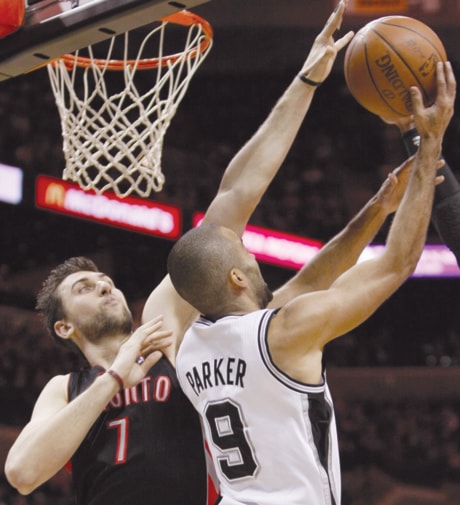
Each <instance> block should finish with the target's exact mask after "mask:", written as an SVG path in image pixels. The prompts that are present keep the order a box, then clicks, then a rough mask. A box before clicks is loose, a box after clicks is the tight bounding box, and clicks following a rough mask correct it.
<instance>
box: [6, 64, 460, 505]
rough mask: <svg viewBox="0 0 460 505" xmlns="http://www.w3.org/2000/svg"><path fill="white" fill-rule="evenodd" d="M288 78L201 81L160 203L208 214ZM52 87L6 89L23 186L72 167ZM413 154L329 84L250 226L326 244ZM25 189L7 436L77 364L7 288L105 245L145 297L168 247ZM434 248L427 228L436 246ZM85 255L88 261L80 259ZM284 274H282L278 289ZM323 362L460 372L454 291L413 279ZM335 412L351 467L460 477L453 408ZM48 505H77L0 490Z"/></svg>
mask: <svg viewBox="0 0 460 505" xmlns="http://www.w3.org/2000/svg"><path fill="white" fill-rule="evenodd" d="M292 75H295V69H293V72H292ZM291 77H292V76H291V75H288V76H284V77H280V76H278V75H276V74H275V73H274V75H259V76H254V75H221V76H219V75H201V76H200V75H197V76H196V78H195V79H194V81H192V84H191V88H190V91H189V93H188V94H187V96H186V97H185V99H184V102H183V103H182V104H181V106H180V107H179V110H178V112H177V115H176V117H175V118H174V120H173V122H172V124H171V126H170V129H169V131H168V133H167V137H166V140H165V146H164V151H163V170H164V172H165V175H166V184H165V188H164V190H163V191H162V192H161V193H158V194H156V195H154V196H153V197H152V198H154V199H156V200H160V201H165V202H168V203H171V204H177V205H179V206H180V207H181V208H182V210H183V211H184V213H185V215H190V214H191V213H192V212H194V211H197V210H204V209H205V208H206V206H207V205H208V203H209V202H210V200H211V198H212V196H213V195H214V193H215V191H216V190H217V186H218V183H219V180H220V178H221V175H222V172H223V170H224V168H225V166H226V165H227V163H228V162H229V161H230V159H231V158H232V156H233V155H234V154H235V153H236V151H237V150H238V149H239V148H240V147H241V146H242V145H243V144H244V142H246V140H247V139H248V138H249V137H250V135H251V134H252V133H253V132H254V131H255V129H256V128H257V127H258V125H259V124H260V123H261V122H262V120H263V119H264V118H265V116H266V115H267V114H268V112H269V110H270V109H271V108H272V106H273V105H274V103H275V101H276V99H277V98H278V96H279V95H280V94H281V92H282V90H283V89H284V88H285V87H286V86H287V85H288V83H289V81H290V79H291ZM47 79H48V78H47V75H46V71H45V70H40V71H38V72H35V73H33V74H30V75H29V76H27V77H23V78H20V79H14V80H12V81H7V82H5V83H2V86H0V117H1V118H2V121H1V122H0V162H1V163H6V164H11V165H14V166H19V167H22V168H24V169H25V170H26V175H27V178H28V179H27V180H28V181H30V180H33V177H34V176H35V175H37V174H38V173H46V174H49V175H54V176H56V177H60V174H61V171H62V167H63V155H62V142H61V136H60V125H59V118H58V115H57V111H56V108H55V105H54V103H53V102H54V99H53V97H52V94H51V91H50V88H49V83H48V80H47ZM459 137H460V115H458V114H457V115H456V116H455V117H454V119H453V121H452V124H451V126H450V128H449V131H448V134H447V136H446V141H445V147H444V155H445V157H446V159H447V160H448V162H449V164H450V165H451V167H452V169H453V170H454V172H455V173H456V175H457V176H458V178H459V179H460V143H459V142H458V138H459ZM404 158H405V153H404V150H403V146H402V143H401V139H400V135H399V132H398V131H397V129H396V128H395V127H391V126H388V125H384V124H383V123H382V122H381V121H380V120H379V118H377V117H375V116H372V115H371V114H369V113H367V112H366V111H364V110H363V109H362V108H361V107H360V106H358V105H357V104H356V102H354V100H353V99H352V98H351V97H350V95H349V93H348V92H347V89H346V86H345V84H344V81H343V77H342V76H341V75H333V76H331V78H330V79H329V80H328V81H327V82H326V83H325V84H324V85H323V86H322V87H321V88H320V89H319V90H318V92H317V96H316V97H315V100H314V102H313V105H312V108H311V111H310V113H309V115H308V117H307V120H306V121H305V123H304V125H303V126H302V128H301V130H300V132H299V135H298V137H297V139H296V142H295V144H294V146H293V149H292V150H291V152H290V153H289V155H288V157H287V159H286V162H285V166H284V167H283V168H282V171H281V172H280V174H279V175H278V176H277V178H276V180H275V182H274V183H273V184H272V186H271V187H270V189H269V191H268V193H267V195H266V197H265V198H264V200H263V202H262V204H261V205H260V207H259V208H258V210H257V211H256V213H255V215H254V217H253V219H252V223H253V224H257V225H261V226H265V227H271V228H275V229H278V230H283V231H287V232H290V233H295V234H300V235H305V236H308V237H311V238H315V239H318V240H323V241H324V240H327V239H329V238H330V237H331V236H332V235H333V234H335V233H336V232H338V231H339V230H340V229H341V228H342V227H343V226H344V225H345V224H346V222H347V221H348V220H349V219H350V218H351V217H352V215H353V214H354V213H355V212H356V211H357V210H358V209H359V208H360V207H361V206H362V205H363V204H364V203H365V202H366V201H367V200H368V199H369V198H370V196H371V195H372V194H373V193H374V192H375V191H376V190H377V189H378V187H379V186H380V184H381V182H382V180H383V178H384V177H385V175H386V173H387V172H388V171H390V170H391V169H393V168H394V167H395V166H396V165H398V164H399V163H400V162H401V161H402V160H403V159H404ZM28 184H29V187H26V196H27V195H28V198H29V199H30V200H29V204H27V203H26V205H25V206H24V208H21V209H20V208H17V209H16V208H13V207H12V206H7V205H6V204H0V218H1V219H2V233H3V241H2V243H3V244H8V245H7V246H6V245H3V247H2V250H1V251H0V295H1V297H2V298H1V299H0V302H1V305H0V328H1V329H0V402H1V405H2V409H1V411H0V424H2V425H10V426H21V425H23V424H24V423H25V422H26V421H27V419H28V417H29V416H30V413H31V408H32V405H33V403H34V402H35V400H36V397H37V394H38V392H39V391H40V390H41V388H42V387H43V385H44V384H45V382H46V381H47V380H48V379H49V378H50V377H51V376H53V375H55V374H57V373H64V372H67V371H68V370H70V369H74V368H76V367H78V366H80V365H81V362H80V359H79V358H78V357H77V356H74V355H71V354H69V353H68V352H64V351H63V350H61V349H59V348H58V347H56V345H55V344H54V343H53V342H52V341H51V339H50V338H49V337H48V336H46V335H45V332H44V329H43V327H42V326H41V323H40V321H39V320H38V318H37V316H36V315H35V314H34V313H33V303H34V302H33V295H34V293H30V292H27V293H25V294H24V296H19V297H16V298H15V297H14V296H9V297H8V290H6V289H4V287H5V286H8V279H9V278H10V277H11V276H13V274H17V273H21V272H22V273H24V272H27V271H28V270H34V269H37V268H40V267H41V266H43V265H49V264H51V263H57V262H58V261H61V260H62V259H64V258H65V257H67V256H69V255H73V254H86V253H87V252H94V251H97V250H98V249H101V248H104V249H107V250H109V249H112V250H113V255H114V256H121V257H123V256H124V255H123V254H122V253H123V248H126V249H128V248H129V254H130V255H131V257H132V258H133V260H132V261H130V262H126V261H125V262H123V265H121V264H120V260H118V266H119V267H120V274H119V275H120V278H118V279H116V282H117V283H120V284H121V285H122V288H125V287H126V290H127V295H128V297H129V298H130V299H131V300H134V301H137V300H139V298H140V297H142V296H145V295H146V294H147V293H148V289H149V288H151V287H152V286H153V282H154V281H157V280H159V278H160V277H161V276H162V275H163V274H164V257H165V255H166V254H167V250H168V248H169V247H170V244H169V243H166V244H158V242H159V241H155V243H154V246H155V252H154V253H152V252H151V245H152V241H151V239H146V238H143V237H140V236H138V235H135V236H134V237H130V238H127V237H126V236H127V234H126V233H125V234H124V235H121V234H120V232H116V231H114V230H110V229H104V228H103V227H101V226H97V225H90V224H88V223H81V222H77V221H76V220H63V219H61V218H59V217H56V216H53V215H50V214H46V213H40V212H39V211H36V210H34V209H33V205H32V204H31V203H30V202H32V201H33V197H32V189H33V185H32V186H31V185H30V184H33V183H28ZM18 223H20V225H18ZM384 231H385V227H384V230H383V232H382V234H381V235H379V236H378V237H377V241H380V242H382V241H383V240H384ZM149 240H150V242H149ZM438 240H439V239H438V237H437V236H436V234H435V233H434V230H430V233H429V241H431V242H437V241H438ZM121 242H123V243H121ZM77 247H78V248H80V251H79V252H75V253H74V250H76V249H77ZM149 255H150V261H149V262H148V265H147V267H146V268H148V269H151V270H152V271H153V270H155V269H156V270H159V272H158V274H157V278H155V277H154V275H153V274H152V275H151V276H150V275H145V276H139V269H141V267H142V266H143V265H146V264H147V262H146V261H145V259H146V258H147V257H149ZM138 258H142V261H138ZM114 262H115V264H117V260H116V259H114ZM136 268H137V270H136ZM117 271H118V270H117ZM291 273H292V272H291ZM291 273H290V274H291ZM267 275H268V277H270V275H271V272H270V271H269V272H268V274H267ZM283 275H285V274H284V273H283ZM279 276H280V275H279V273H276V272H275V273H273V279H274V282H277V280H278V278H279ZM123 283H125V285H124V284H123ZM414 283H417V284H414ZM326 360H327V363H328V364H329V365H330V366H336V367H359V366H386V367H388V366H423V367H433V366H436V367H452V366H458V365H459V361H460V304H459V297H458V281H456V280H452V281H442V282H441V281H439V282H438V281H431V282H430V281H427V280H420V281H418V280H417V281H409V283H408V285H407V286H405V287H403V288H401V290H400V291H399V292H398V293H397V294H396V295H395V296H394V297H393V298H392V300H391V301H389V302H388V303H387V304H386V305H385V306H384V307H383V308H382V309H381V310H380V311H379V313H378V314H376V316H375V317H373V318H371V320H370V321H369V322H368V323H366V324H364V325H363V326H362V327H360V328H359V329H357V330H355V331H354V332H353V333H352V334H350V335H347V336H345V337H343V338H342V339H339V341H337V342H335V343H333V344H332V345H331V347H330V349H329V350H328V351H327V353H326ZM336 403H337V416H338V425H339V436H340V443H341V451H342V463H343V468H344V471H348V470H350V471H353V470H354V469H359V468H365V467H367V466H369V465H375V466H378V467H379V468H381V469H382V470H383V471H385V472H387V473H388V474H391V475H393V476H395V477H397V478H398V479H400V480H403V481H406V482H412V483H414V484H420V485H433V486H438V485H440V484H441V483H442V482H445V481H446V480H447V481H452V482H458V481H459V480H460V406H459V402H458V401H455V400H444V401H430V402H429V403H428V402H423V401H421V400H416V401H411V402H407V401H401V400H399V399H398V398H395V399H394V401H386V402H385V403H382V402H381V401H379V399H378V395H377V394H376V398H375V399H374V400H372V401H371V400H368V399H367V400H363V401H359V400H354V401H353V402H342V401H340V398H339V399H337V400H336ZM344 491H345V492H344V495H345V496H344V502H343V505H351V504H352V503H353V502H352V501H350V500H352V498H350V497H348V495H347V489H346V488H345V489H344ZM347 500H348V501H347ZM45 503H46V504H48V505H68V503H69V499H68V495H67V490H66V485H65V484H63V483H62V481H61V480H60V481H58V482H57V483H55V482H51V483H50V484H47V485H46V486H44V487H43V488H42V489H40V490H38V491H37V492H35V493H33V494H32V495H31V496H30V497H29V498H27V499H26V498H21V497H19V496H18V495H17V494H16V493H14V492H13V491H12V490H11V489H10V488H9V487H8V485H7V484H6V483H5V482H4V480H2V481H0V505H23V504H33V505H35V504H45Z"/></svg>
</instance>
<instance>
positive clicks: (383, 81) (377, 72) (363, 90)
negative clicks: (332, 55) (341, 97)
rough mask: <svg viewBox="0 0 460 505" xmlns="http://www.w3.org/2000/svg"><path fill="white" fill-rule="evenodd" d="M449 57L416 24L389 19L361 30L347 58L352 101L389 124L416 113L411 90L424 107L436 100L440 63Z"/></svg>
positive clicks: (430, 33) (434, 38)
mask: <svg viewBox="0 0 460 505" xmlns="http://www.w3.org/2000/svg"><path fill="white" fill-rule="evenodd" d="M440 60H441V61H446V60H447V56H446V51H445V49H444V46H443V44H442V42H441V40H440V39H439V37H438V36H437V35H436V33H435V32H434V31H433V30H432V29H431V28H430V27H428V26H427V25H426V24H424V23H422V22H421V21H418V20H417V19H413V18H409V17H405V16H386V17H382V18H379V19H375V20H374V21H371V22H370V23H368V24H367V25H365V26H364V27H363V28H361V29H360V30H359V31H358V32H357V33H356V35H355V36H354V38H353V39H352V41H351V42H350V44H349V46H348V47H347V50H346V52H345V59H344V73H345V80H346V83H347V86H348V89H349V90H350V93H351V94H352V95H353V97H354V98H355V99H356V100H357V101H358V102H359V103H360V104H361V105H362V106H363V107H364V108H366V109H367V110H369V111H370V112H372V113H374V114H377V115H378V116H381V117H383V118H385V119H397V118H401V117H404V116H409V115H410V114H411V113H412V104H411V97H410V92H409V89H410V87H411V86H417V87H418V88H419V89H420V91H421V93H422V96H423V100H424V104H425V106H429V105H431V104H432V103H433V101H434V100H435V98H436V63H437V62H438V61H440Z"/></svg>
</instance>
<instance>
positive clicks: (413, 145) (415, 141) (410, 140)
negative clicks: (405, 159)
mask: <svg viewBox="0 0 460 505" xmlns="http://www.w3.org/2000/svg"><path fill="white" fill-rule="evenodd" d="M402 139H403V142H404V147H405V148H406V151H407V154H408V155H409V156H412V155H413V154H415V153H416V152H417V149H418V147H419V145H420V135H419V133H418V131H417V130H416V129H415V128H412V129H410V130H408V131H407V132H404V133H403V134H402Z"/></svg>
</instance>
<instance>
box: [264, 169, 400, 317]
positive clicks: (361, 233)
mask: <svg viewBox="0 0 460 505" xmlns="http://www.w3.org/2000/svg"><path fill="white" fill-rule="evenodd" d="M409 169H410V166H409V164H405V165H402V166H400V167H398V168H397V169H396V170H394V171H393V172H391V173H390V174H388V177H387V178H386V179H385V181H384V182H383V184H382V186H381V187H380V189H379V190H378V191H377V193H376V194H375V195H374V196H373V197H372V198H371V199H370V200H369V201H368V202H367V203H366V204H365V205H364V207H363V208H362V209H361V210H360V211H359V212H358V214H356V216H354V217H353V218H352V219H351V221H350V222H349V223H348V224H347V225H346V226H345V228H344V229H343V230H342V231H341V232H339V233H338V234H337V235H336V236H335V237H333V238H332V239H331V240H329V241H328V242H327V243H326V244H325V245H324V246H323V247H322V248H321V249H320V251H319V252H318V254H317V255H316V256H315V257H314V258H313V259H312V260H311V261H310V262H309V263H308V264H306V265H304V266H303V267H302V268H301V269H300V270H299V272H297V274H296V275H295V276H294V277H293V278H292V279H290V280H289V281H288V282H286V283H285V284H284V285H283V286H281V288H279V289H278V290H277V291H275V293H274V297H273V300H272V302H271V303H270V307H280V306H282V305H284V304H286V303H287V302H288V301H290V300H292V299H293V298H294V297H296V296H298V295H300V294H304V293H308V292H310V291H318V290H321V289H327V288H329V287H330V285H331V284H332V283H333V282H334V281H335V280H336V279H337V277H339V276H340V275H341V274H342V273H343V272H345V271H346V270H348V269H349V268H350V267H352V266H353V265H354V264H355V263H356V262H357V261H358V259H359V257H360V255H361V253H362V252H363V250H364V248H365V247H366V246H367V245H368V244H369V243H370V242H371V240H372V239H373V238H374V236H375V235H376V233H377V232H378V230H379V229H380V228H381V226H382V225H383V223H384V222H385V220H386V218H387V217H388V216H389V215H390V214H392V213H393V212H395V211H396V209H397V208H398V205H399V202H400V201H401V198H402V197H403V194H404V191H405V189H406V186H407V181H408V179H409V173H410V170H409Z"/></svg>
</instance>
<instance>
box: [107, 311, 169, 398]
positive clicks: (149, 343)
mask: <svg viewBox="0 0 460 505" xmlns="http://www.w3.org/2000/svg"><path fill="white" fill-rule="evenodd" d="M162 326H163V316H158V317H156V318H154V319H152V320H151V321H148V322H147V323H145V324H143V325H142V326H139V328H138V329H137V330H136V331H135V332H134V333H133V334H132V335H131V336H130V337H129V338H128V339H127V340H126V341H125V342H124V343H123V344H122V345H121V346H120V349H119V351H118V354H117V356H116V358H115V360H114V362H113V363H112V366H111V367H110V368H112V369H113V370H115V371H116V372H117V373H118V375H119V376H120V377H121V378H122V380H123V384H124V386H125V387H126V388H128V387H132V386H135V385H136V384H137V383H138V382H139V381H140V380H142V379H143V378H144V377H145V374H146V373H147V372H148V370H149V369H150V368H151V367H152V366H153V365H154V364H155V363H157V361H158V360H159V359H160V358H161V356H162V355H163V353H162V350H164V349H165V348H167V347H169V346H170V345H172V344H173V343H174V339H173V336H172V334H173V333H172V331H170V330H163V329H162ZM139 358H141V359H139Z"/></svg>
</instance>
